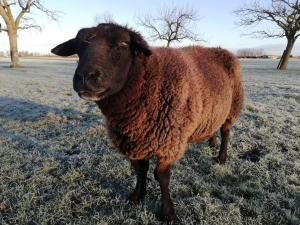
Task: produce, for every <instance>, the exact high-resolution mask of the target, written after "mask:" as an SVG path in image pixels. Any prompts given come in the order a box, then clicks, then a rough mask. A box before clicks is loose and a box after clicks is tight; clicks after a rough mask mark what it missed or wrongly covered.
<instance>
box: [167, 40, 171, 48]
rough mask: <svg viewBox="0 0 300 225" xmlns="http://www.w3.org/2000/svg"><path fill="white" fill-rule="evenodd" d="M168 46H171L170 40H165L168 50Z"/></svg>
mask: <svg viewBox="0 0 300 225" xmlns="http://www.w3.org/2000/svg"><path fill="white" fill-rule="evenodd" d="M170 44H171V41H170V40H167V47H168V48H169V47H170Z"/></svg>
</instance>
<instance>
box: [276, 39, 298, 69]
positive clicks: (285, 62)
mask: <svg viewBox="0 0 300 225" xmlns="http://www.w3.org/2000/svg"><path fill="white" fill-rule="evenodd" d="M295 41H296V40H295V38H294V37H293V38H288V40H287V46H286V49H285V50H284V52H283V54H282V56H281V59H280V62H279V64H278V66H277V69H279V70H285V69H287V65H288V62H289V59H290V55H291V53H292V50H293V47H294V44H295Z"/></svg>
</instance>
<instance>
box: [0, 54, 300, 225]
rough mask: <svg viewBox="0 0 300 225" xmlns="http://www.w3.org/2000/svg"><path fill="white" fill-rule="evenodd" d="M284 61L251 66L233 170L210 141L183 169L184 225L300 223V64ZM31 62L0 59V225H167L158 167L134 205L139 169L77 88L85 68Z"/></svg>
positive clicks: (177, 179) (176, 177)
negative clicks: (130, 199) (282, 65)
mask: <svg viewBox="0 0 300 225" xmlns="http://www.w3.org/2000/svg"><path fill="white" fill-rule="evenodd" d="M276 63H277V62H276V61H271V60H259V61H258V60H243V61H242V65H243V70H244V84H245V92H246V102H245V106H244V110H243V114H242V116H241V118H240V120H239V121H238V123H236V125H235V127H234V129H233V132H232V133H231V147H230V148H229V160H228V163H227V164H226V165H224V166H220V165H218V164H216V163H215V162H214V161H213V160H212V158H213V157H214V156H215V155H216V154H217V150H213V149H210V148H209V147H208V146H207V143H203V144H199V145H190V146H189V149H188V151H187V153H186V154H185V156H184V158H183V159H182V160H181V161H179V162H177V163H176V164H175V166H174V168H173V176H172V181H171V192H172V197H173V199H174V202H175V206H176V210H177V218H176V221H175V224H186V225H187V224H203V225H204V224H209V225H210V224H214V225H219V224H220V225H221V224H222V225H223V224H228V225H238V224H249V225H258V224H268V225H270V224H282V225H284V224H286V225H287V224H294V225H298V224H300V61H291V62H290V65H289V67H290V69H289V70H287V71H277V70H275V69H274V68H275V67H276ZM23 65H24V67H22V68H20V69H16V70H12V69H9V68H8V62H7V61H6V60H3V59H0V224H28V225H29V224H31V225H33V224H82V225H83V224H99V225H100V224H101V225H104V224H134V225H136V224H161V222H159V221H158V219H157V217H156V214H157V212H158V211H159V206H160V200H159V199H160V195H159V194H160V190H159V186H158V184H157V182H156V181H155V180H154V178H153V174H152V171H153V164H152V167H151V171H150V173H149V185H148V194H147V198H146V201H145V203H144V205H139V206H131V205H128V204H127V203H126V195H127V194H128V193H129V192H130V191H131V190H132V189H133V187H134V182H135V179H134V176H133V172H132V170H131V168H130V165H129V163H128V162H127V161H126V160H124V159H123V157H122V156H121V155H119V154H118V153H117V152H116V151H115V150H114V148H113V147H111V145H110V143H109V141H108V139H107V138H106V134H105V128H104V126H103V118H102V116H101V113H100V111H99V110H98V109H97V108H96V107H95V105H94V104H92V103H88V102H85V101H83V100H80V99H79V98H78V97H77V96H76V94H75V93H74V92H73V91H72V74H73V71H74V68H75V67H76V62H75V61H73V62H72V61H55V60H49V61H41V60H35V61H30V60H25V61H23ZM86 137H89V138H88V139H87V138H86Z"/></svg>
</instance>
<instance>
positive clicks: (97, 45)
mask: <svg viewBox="0 0 300 225" xmlns="http://www.w3.org/2000/svg"><path fill="white" fill-rule="evenodd" d="M51 52H52V53H54V54H56V55H59V56H70V55H73V54H77V55H78V56H79V62H78V66H77V68H76V71H75V75H74V78H73V87H74V90H75V91H76V92H77V93H78V95H79V96H80V97H81V98H83V99H87V100H92V101H99V100H101V99H104V98H105V97H108V96H110V95H112V94H114V93H116V92H118V91H119V90H121V89H122V87H123V86H124V84H125V83H126V81H127V79H128V72H129V69H130V66H131V64H132V61H133V59H134V58H135V57H136V56H139V55H140V54H143V55H145V56H150V55H151V51H150V49H149V47H148V45H147V43H146V42H145V41H144V40H143V38H142V37H141V35H139V34H138V33H136V32H134V31H132V30H130V29H127V28H126V27H122V26H119V25H116V24H112V23H103V24H99V25H98V26H97V27H92V28H84V29H81V30H80V31H79V32H78V34H77V35H76V37H75V38H73V39H70V40H68V41H66V42H64V43H62V44H60V45H58V46H56V47H55V48H53V49H52V50H51Z"/></svg>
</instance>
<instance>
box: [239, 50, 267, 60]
mask: <svg viewBox="0 0 300 225" xmlns="http://www.w3.org/2000/svg"><path fill="white" fill-rule="evenodd" d="M236 54H237V56H238V57H240V58H262V57H264V56H265V55H266V54H265V51H264V50H263V49H262V48H242V49H239V50H238V51H237V53H236Z"/></svg>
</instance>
